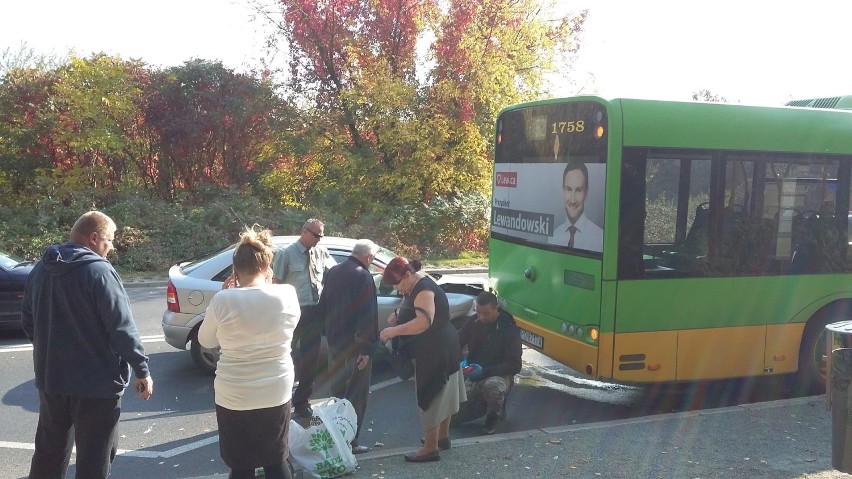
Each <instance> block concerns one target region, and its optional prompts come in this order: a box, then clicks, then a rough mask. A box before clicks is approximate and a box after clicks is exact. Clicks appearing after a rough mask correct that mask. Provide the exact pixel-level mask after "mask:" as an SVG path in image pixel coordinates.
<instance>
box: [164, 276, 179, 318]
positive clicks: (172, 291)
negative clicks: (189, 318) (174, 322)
mask: <svg viewBox="0 0 852 479" xmlns="http://www.w3.org/2000/svg"><path fill="white" fill-rule="evenodd" d="M166 307H167V308H168V310H169V311H171V312H173V313H180V302H179V301H178V295H177V288H175V285H174V284H173V283H172V282H171V281H169V282H168V284H166Z"/></svg>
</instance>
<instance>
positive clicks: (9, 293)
mask: <svg viewBox="0 0 852 479" xmlns="http://www.w3.org/2000/svg"><path fill="white" fill-rule="evenodd" d="M32 269H33V264H32V262H28V261H24V260H23V259H21V258H17V257H15V256H12V255H10V254H8V253H5V252H3V251H0V329H16V330H19V329H21V304H22V303H23V300H24V284H25V283H26V282H27V276H29V275H30V271H32Z"/></svg>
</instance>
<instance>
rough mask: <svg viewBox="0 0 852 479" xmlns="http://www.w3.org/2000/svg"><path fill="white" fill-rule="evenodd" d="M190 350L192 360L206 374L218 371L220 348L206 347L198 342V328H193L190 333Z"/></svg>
mask: <svg viewBox="0 0 852 479" xmlns="http://www.w3.org/2000/svg"><path fill="white" fill-rule="evenodd" d="M190 341H191V344H190V351H191V352H192V360H193V361H195V365H196V366H198V367H199V368H200V369H201V370H202V371H204V372H205V373H206V374H211V375H212V374H215V373H216V363H218V362H219V348H212V349H211V348H205V347H204V346H202V345H200V344H199V343H198V328H197V327H196V328H195V329H194V330H192V334H191V335H190Z"/></svg>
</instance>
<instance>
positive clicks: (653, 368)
mask: <svg viewBox="0 0 852 479" xmlns="http://www.w3.org/2000/svg"><path fill="white" fill-rule="evenodd" d="M659 370H660V365H659V364H658V363H651V364H649V365H648V371H659Z"/></svg>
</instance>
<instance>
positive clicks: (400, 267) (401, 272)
mask: <svg viewBox="0 0 852 479" xmlns="http://www.w3.org/2000/svg"><path fill="white" fill-rule="evenodd" d="M422 267H423V265H422V264H421V263H420V261H419V260H416V259H415V260H411V261H410V262H409V261H408V260H407V259H405V258H403V257H402V256H397V257H396V258H394V259H392V260H390V262H389V263H388V265H387V266H385V271H384V273H382V283H385V284H397V283H399V282H400V281H401V280H402V278H403V277H404V276H405V273H416V272H418V271H420V268H422Z"/></svg>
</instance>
